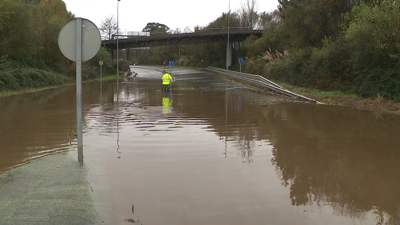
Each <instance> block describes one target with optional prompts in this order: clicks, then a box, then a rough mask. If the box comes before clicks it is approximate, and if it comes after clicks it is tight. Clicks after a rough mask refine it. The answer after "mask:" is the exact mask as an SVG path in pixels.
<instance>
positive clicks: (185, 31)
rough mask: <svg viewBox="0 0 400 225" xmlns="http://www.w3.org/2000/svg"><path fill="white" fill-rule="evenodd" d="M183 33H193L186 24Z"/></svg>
mask: <svg viewBox="0 0 400 225" xmlns="http://www.w3.org/2000/svg"><path fill="white" fill-rule="evenodd" d="M183 32H184V33H193V31H192V29H191V28H190V27H189V26H186V27H185V29H184V30H183Z"/></svg>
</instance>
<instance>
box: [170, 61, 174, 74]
mask: <svg viewBox="0 0 400 225" xmlns="http://www.w3.org/2000/svg"><path fill="white" fill-rule="evenodd" d="M169 66H170V67H171V74H172V67H173V66H174V61H169Z"/></svg>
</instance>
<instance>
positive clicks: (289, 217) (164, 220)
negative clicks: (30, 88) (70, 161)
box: [0, 69, 400, 225]
mask: <svg viewBox="0 0 400 225" xmlns="http://www.w3.org/2000/svg"><path fill="white" fill-rule="evenodd" d="M135 71H136V72H139V75H138V77H137V78H136V79H129V80H124V81H122V82H121V83H120V84H119V85H118V87H117V85H116V84H115V81H109V82H103V83H102V85H101V86H100V83H90V84H85V85H84V91H83V96H84V99H83V102H84V108H85V111H84V118H85V121H84V162H85V165H86V167H87V168H88V173H89V175H88V184H90V185H91V188H93V190H94V194H95V195H96V196H98V199H100V200H99V202H101V203H98V204H97V208H98V212H99V213H98V214H99V221H105V222H106V223H107V222H108V223H109V224H131V223H130V222H133V221H134V220H135V221H136V224H152V225H153V224H229V225H231V224H377V223H380V224H399V223H400V189H399V188H398V183H399V182H400V150H399V149H400V148H399V146H400V139H399V138H398V134H399V133H400V118H399V117H398V116H391V115H375V114H373V113H370V112H363V111H357V110H353V109H349V108H345V107H331V106H323V105H314V104H306V103H299V102H294V101H290V100H287V99H284V98H280V97H276V96H265V95H260V94H257V93H253V92H250V91H248V90H246V89H243V88H241V87H239V86H237V85H235V84H231V83H229V82H226V81H224V80H222V79H219V78H216V77H215V76H212V75H209V74H201V73H194V72H193V71H186V70H177V71H174V73H175V75H176V78H177V82H175V83H174V84H173V89H172V94H169V95H164V94H163V93H162V92H160V89H161V87H160V81H159V80H158V79H155V78H159V77H160V76H161V75H160V74H159V73H157V72H154V71H151V70H142V69H136V70H135ZM117 93H118V94H117ZM74 96H75V92H74V89H73V87H69V88H61V89H57V90H50V91H46V92H40V93H35V94H29V95H22V96H14V97H8V98H1V99H0V107H1V110H0V171H1V170H4V169H6V168H8V167H10V166H13V165H15V164H18V163H21V162H23V161H24V160H26V159H27V158H29V157H35V156H38V155H42V154H44V153H47V152H51V151H63V150H64V149H68V148H69V146H70V145H74V144H76V143H75V137H74V130H75V127H76V125H75V109H74V107H75V105H74V104H75V102H74ZM132 205H133V206H134V214H133V213H132Z"/></svg>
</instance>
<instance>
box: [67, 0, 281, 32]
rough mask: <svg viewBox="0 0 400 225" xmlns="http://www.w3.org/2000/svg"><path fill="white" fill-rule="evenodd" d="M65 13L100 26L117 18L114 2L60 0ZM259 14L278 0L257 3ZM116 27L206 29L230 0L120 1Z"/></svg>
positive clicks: (234, 2)
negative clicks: (160, 25)
mask: <svg viewBox="0 0 400 225" xmlns="http://www.w3.org/2000/svg"><path fill="white" fill-rule="evenodd" d="M63 1H64V2H65V4H66V5H67V10H68V11H70V12H72V13H73V14H75V16H77V17H82V18H85V19H88V20H91V21H92V22H94V23H95V24H96V25H97V26H98V27H100V25H101V22H102V20H104V18H105V17H107V16H111V15H114V16H115V18H117V0H63ZM244 1H245V0H230V8H231V11H232V12H234V11H237V10H238V9H240V8H241V6H242V4H243V3H244ZM256 1H257V11H258V12H264V11H265V12H271V11H273V10H275V9H277V5H278V0H256ZM118 4H119V13H118V14H119V19H118V21H119V27H120V30H121V31H122V32H125V31H141V30H143V28H144V27H145V26H146V24H147V23H148V22H158V23H163V24H165V25H167V26H168V27H169V28H171V29H173V30H175V29H176V28H181V30H182V31H183V29H184V28H185V27H186V26H189V27H190V28H191V30H193V28H194V27H195V26H197V25H198V26H206V25H207V24H208V23H210V22H212V21H214V20H215V19H217V18H218V17H219V16H221V15H222V13H223V12H228V11H229V0H120V2H119V3H118Z"/></svg>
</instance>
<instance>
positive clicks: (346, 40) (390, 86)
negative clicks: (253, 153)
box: [134, 0, 400, 101]
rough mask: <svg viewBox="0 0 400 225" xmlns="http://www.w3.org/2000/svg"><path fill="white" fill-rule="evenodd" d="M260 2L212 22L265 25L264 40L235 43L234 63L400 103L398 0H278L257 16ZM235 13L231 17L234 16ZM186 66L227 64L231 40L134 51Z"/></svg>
mask: <svg viewBox="0 0 400 225" xmlns="http://www.w3.org/2000/svg"><path fill="white" fill-rule="evenodd" d="M254 3H255V1H254V0H247V1H246V3H245V4H244V5H243V7H242V9H241V10H238V12H233V13H231V14H227V13H223V14H222V16H221V17H219V18H218V19H216V20H215V21H213V22H211V23H210V24H209V25H208V26H206V27H197V28H196V30H195V31H194V32H198V31H201V30H202V29H208V28H225V27H227V24H228V23H227V21H228V17H229V24H230V27H243V26H244V27H248V28H252V29H260V28H262V29H264V34H263V36H262V37H261V38H256V37H251V38H249V39H247V40H246V41H245V42H244V43H234V53H233V63H234V65H232V66H231V67H230V69H238V67H239V65H238V64H237V58H238V57H243V58H245V63H244V68H245V71H246V72H250V73H256V74H261V75H263V76H265V77H267V78H270V79H274V80H279V81H283V82H287V83H290V84H294V85H297V86H304V87H310V88H318V89H321V90H341V91H344V92H351V93H356V94H359V95H361V96H363V97H368V98H374V97H377V96H381V97H384V98H386V99H391V100H396V101H400V59H399V57H400V0H323V1H315V0H278V1H277V3H278V4H279V6H278V9H277V10H276V11H274V12H270V13H266V12H263V13H254V7H251V6H252V4H254ZM228 15H229V16H228ZM179 52H180V63H175V64H176V65H178V64H180V65H183V66H199V67H200V66H202V63H201V59H204V64H205V65H206V66H207V65H211V66H218V67H222V68H225V57H226V56H225V55H226V43H215V44H211V43H210V44H201V45H183V46H180V48H179V46H169V47H168V46H165V47H157V48H152V49H151V50H148V51H145V50H140V51H138V52H137V53H136V55H135V57H134V58H136V59H140V60H141V61H140V60H139V63H149V64H162V62H163V61H168V60H175V61H176V62H177V61H178V59H179Z"/></svg>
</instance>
